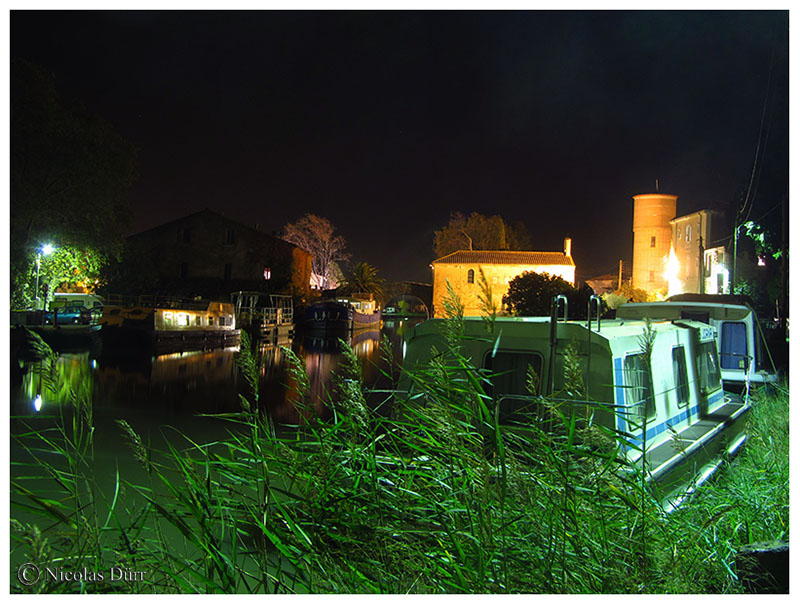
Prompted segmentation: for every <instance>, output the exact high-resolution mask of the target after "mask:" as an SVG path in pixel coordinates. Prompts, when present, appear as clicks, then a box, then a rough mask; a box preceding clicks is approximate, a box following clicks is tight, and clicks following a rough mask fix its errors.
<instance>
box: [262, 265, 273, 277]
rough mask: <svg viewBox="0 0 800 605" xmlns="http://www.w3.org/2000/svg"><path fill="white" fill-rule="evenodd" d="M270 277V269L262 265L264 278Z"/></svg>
mask: <svg viewBox="0 0 800 605" xmlns="http://www.w3.org/2000/svg"><path fill="white" fill-rule="evenodd" d="M271 277H272V269H270V268H269V267H264V279H270V278H271Z"/></svg>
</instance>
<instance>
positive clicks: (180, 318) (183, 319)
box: [176, 313, 189, 326]
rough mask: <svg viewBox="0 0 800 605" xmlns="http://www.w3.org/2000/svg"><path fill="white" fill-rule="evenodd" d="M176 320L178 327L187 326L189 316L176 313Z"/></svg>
mask: <svg viewBox="0 0 800 605" xmlns="http://www.w3.org/2000/svg"><path fill="white" fill-rule="evenodd" d="M176 319H177V323H178V325H179V326H188V325H189V316H188V315H187V314H186V313H178V314H177V317H176Z"/></svg>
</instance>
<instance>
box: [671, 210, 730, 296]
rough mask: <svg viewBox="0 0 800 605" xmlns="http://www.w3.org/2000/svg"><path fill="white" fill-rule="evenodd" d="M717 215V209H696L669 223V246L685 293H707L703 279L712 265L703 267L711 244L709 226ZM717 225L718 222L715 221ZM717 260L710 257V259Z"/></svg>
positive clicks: (704, 279)
mask: <svg viewBox="0 0 800 605" xmlns="http://www.w3.org/2000/svg"><path fill="white" fill-rule="evenodd" d="M719 215H720V213H719V212H718V211H716V210H698V211H697V212H692V213H691V214H686V215H684V216H679V217H676V218H674V219H672V220H671V221H670V225H671V227H672V246H673V248H674V249H675V256H676V257H677V259H678V265H679V267H678V279H680V281H681V282H682V283H683V291H684V292H695V293H704V292H706V293H709V292H708V290H707V289H706V278H707V277H708V276H709V275H710V274H711V270H712V269H711V266H709V267H706V255H705V250H706V248H708V247H709V245H710V244H711V242H712V225H714V224H715V221H714V219H715V218H718V217H719ZM716 224H719V220H717V221H716ZM714 258H717V259H718V260H719V257H714V256H711V257H709V260H713V259H714Z"/></svg>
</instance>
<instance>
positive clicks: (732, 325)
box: [617, 294, 778, 392]
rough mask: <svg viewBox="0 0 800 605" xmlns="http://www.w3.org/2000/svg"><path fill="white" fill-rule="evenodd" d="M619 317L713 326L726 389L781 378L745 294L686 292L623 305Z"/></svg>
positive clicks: (739, 389)
mask: <svg viewBox="0 0 800 605" xmlns="http://www.w3.org/2000/svg"><path fill="white" fill-rule="evenodd" d="M617 317H618V318H621V319H644V318H650V319H654V320H655V319H660V320H677V319H693V320H695V321H699V322H702V323H705V324H708V325H711V326H714V327H715V328H716V337H717V348H718V349H719V356H720V368H721V372H722V384H723V386H724V388H725V389H726V390H732V391H736V392H741V390H742V388H743V387H749V386H750V385H751V384H756V385H762V384H768V383H775V382H777V381H778V372H777V371H776V369H775V363H774V361H773V359H772V356H771V354H770V351H769V347H767V344H766V338H765V337H764V333H763V331H762V330H761V325H760V324H759V321H758V317H757V316H756V313H755V311H754V310H753V308H752V306H750V304H748V302H747V301H746V300H745V299H744V297H740V296H720V295H702V294H684V295H679V296H674V297H671V298H670V299H668V300H667V301H663V302H649V303H627V304H624V305H622V306H620V307H619V308H618V309H617Z"/></svg>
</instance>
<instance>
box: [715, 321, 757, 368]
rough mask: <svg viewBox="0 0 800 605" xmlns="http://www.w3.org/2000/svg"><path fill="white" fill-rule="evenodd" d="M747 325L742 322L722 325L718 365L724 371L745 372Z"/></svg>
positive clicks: (746, 362)
mask: <svg viewBox="0 0 800 605" xmlns="http://www.w3.org/2000/svg"><path fill="white" fill-rule="evenodd" d="M748 361H749V359H748V353H747V325H746V324H745V323H744V322H742V321H726V322H723V323H722V334H721V336H720V343H719V364H720V365H721V366H722V368H723V369H725V370H745V369H747V366H748V365H750V364H749V363H748Z"/></svg>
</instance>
